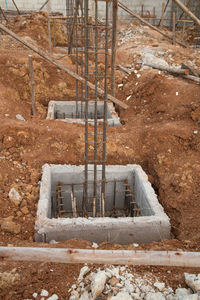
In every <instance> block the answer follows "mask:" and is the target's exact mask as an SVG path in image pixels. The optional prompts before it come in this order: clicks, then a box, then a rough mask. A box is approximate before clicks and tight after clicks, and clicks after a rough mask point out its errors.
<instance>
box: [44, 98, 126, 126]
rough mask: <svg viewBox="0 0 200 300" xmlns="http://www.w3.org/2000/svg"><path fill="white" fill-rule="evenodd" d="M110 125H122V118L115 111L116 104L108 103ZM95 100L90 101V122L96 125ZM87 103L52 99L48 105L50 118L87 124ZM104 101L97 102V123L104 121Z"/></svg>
mask: <svg viewBox="0 0 200 300" xmlns="http://www.w3.org/2000/svg"><path fill="white" fill-rule="evenodd" d="M106 105H107V124H108V126H120V125H121V123H120V118H119V117H118V115H117V113H116V112H115V108H114V105H113V104H112V103H107V104H106ZM94 111H95V102H94V101H89V103H88V123H89V124H91V125H94ZM84 112H85V103H84V102H82V101H50V102H49V106H48V113H47V119H48V120H62V121H65V122H67V123H78V124H85V113H84ZM103 116H104V102H103V101H98V102H97V123H98V124H99V123H102V122H103Z"/></svg>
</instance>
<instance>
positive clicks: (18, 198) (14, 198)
mask: <svg viewBox="0 0 200 300" xmlns="http://www.w3.org/2000/svg"><path fill="white" fill-rule="evenodd" d="M8 196H9V198H10V200H11V201H12V202H14V203H15V205H16V206H19V205H20V203H21V201H22V198H21V196H20V194H19V193H18V191H17V190H16V189H15V188H14V187H13V188H11V189H10V191H9V194H8Z"/></svg>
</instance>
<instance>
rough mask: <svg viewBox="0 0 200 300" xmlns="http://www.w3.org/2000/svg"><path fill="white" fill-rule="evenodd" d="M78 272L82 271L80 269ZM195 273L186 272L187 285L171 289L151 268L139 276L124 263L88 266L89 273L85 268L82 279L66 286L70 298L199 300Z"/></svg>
mask: <svg viewBox="0 0 200 300" xmlns="http://www.w3.org/2000/svg"><path fill="white" fill-rule="evenodd" d="M83 268H85V267H83ZM80 272H81V273H82V269H81V271H80ZM198 276H200V274H199V275H194V274H187V273H186V274H185V280H186V284H187V285H188V287H189V288H187V289H186V288H180V287H179V288H177V289H176V290H175V291H174V290H173V289H172V288H171V287H170V286H166V285H165V283H164V282H159V280H158V279H157V278H156V276H155V275H154V274H152V273H150V272H148V273H146V274H145V275H144V276H143V277H141V276H140V275H139V274H137V273H133V272H132V271H131V270H129V268H128V267H127V266H121V267H120V266H118V267H114V266H108V267H104V269H103V270H102V269H97V270H95V271H93V270H90V273H89V274H88V272H87V275H86V276H85V277H84V278H83V279H82V281H80V280H79V281H78V283H77V284H73V285H72V287H71V288H70V290H69V292H70V293H71V296H70V298H69V299H70V300H78V299H89V300H95V299H97V298H98V299H107V300H122V299H123V300H125V299H126V300H134V299H138V300H139V299H141V300H142V299H144V300H186V299H188V300H189V299H197V300H198V291H199V290H200V287H199V282H198V279H197V278H198ZM199 278H200V277H199ZM94 287H95V288H94ZM79 297H80V298H79Z"/></svg>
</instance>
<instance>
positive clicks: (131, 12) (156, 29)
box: [118, 1, 187, 48]
mask: <svg viewBox="0 0 200 300" xmlns="http://www.w3.org/2000/svg"><path fill="white" fill-rule="evenodd" d="M118 6H119V7H121V8H122V9H123V10H125V11H126V12H127V13H129V14H130V15H131V16H133V17H135V18H136V19H138V20H139V21H140V22H142V23H143V24H145V25H147V26H148V27H150V28H151V29H153V30H155V31H157V32H159V33H160V34H161V35H163V36H164V37H166V38H167V39H170V40H172V39H173V37H171V36H169V35H168V34H166V33H164V32H162V31H161V30H160V29H158V28H157V27H155V26H153V25H151V24H150V23H149V22H147V21H146V20H144V19H143V18H141V17H140V16H139V15H137V14H135V13H134V12H133V11H132V10H130V9H129V8H128V7H127V6H125V5H124V4H122V3H121V2H119V1H118ZM176 42H177V43H178V44H179V45H181V46H183V47H185V48H187V46H186V44H184V43H183V42H181V41H178V40H177V41H176Z"/></svg>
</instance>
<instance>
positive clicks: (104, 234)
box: [35, 164, 171, 244]
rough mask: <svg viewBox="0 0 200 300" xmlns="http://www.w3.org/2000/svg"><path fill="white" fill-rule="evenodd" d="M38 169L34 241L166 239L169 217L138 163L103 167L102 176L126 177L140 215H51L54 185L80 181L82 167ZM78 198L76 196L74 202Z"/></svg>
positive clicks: (168, 232)
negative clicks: (95, 216)
mask: <svg viewBox="0 0 200 300" xmlns="http://www.w3.org/2000/svg"><path fill="white" fill-rule="evenodd" d="M90 168H91V170H92V166H89V169H90ZM42 172H43V174H42V180H41V186H40V199H39V203H38V210H37V217H36V222H35V229H36V232H37V233H36V235H35V240H36V242H41V241H46V242H49V241H51V240H56V241H63V240H69V239H73V238H81V239H85V240H89V241H93V242H96V243H101V242H103V241H107V242H109V243H119V244H130V243H133V242H137V243H150V242H152V241H160V240H161V239H164V238H167V239H169V238H170V229H171V228H170V221H169V218H168V216H167V215H166V214H165V212H164V210H163V208H162V206H161V205H160V204H159V202H158V199H157V196H156V194H155V192H154V190H153V188H152V186H151V184H150V182H149V181H148V177H147V175H146V174H145V173H144V171H143V170H142V168H141V167H140V166H139V165H126V166H116V165H115V166H107V167H106V179H107V180H108V181H111V180H114V179H124V178H126V179H127V180H128V183H129V184H130V187H131V189H132V191H133V194H134V196H135V201H136V203H137V204H138V206H139V208H140V209H141V211H142V216H140V217H119V218H110V217H104V218H92V217H89V218H82V217H78V218H53V217H52V193H53V192H54V191H55V189H56V184H57V183H58V182H63V183H66V184H68V183H70V184H71V183H79V182H80V183H83V181H84V166H74V165H73V166H72V165H48V164H45V165H44V166H43V171H42ZM77 193H78V192H77ZM117 194H118V198H117V199H116V201H117V203H119V205H120V201H122V202H123V201H124V199H123V197H122V196H121V194H120V192H118V193H117ZM78 198H79V196H78V197H77V201H78ZM111 199H112V197H111ZM110 201H112V200H109V197H108V200H107V202H108V203H107V204H106V205H107V209H108V210H109V209H110V208H109V205H110V204H109V202H110ZM69 202H70V201H69ZM117 205H118V204H117Z"/></svg>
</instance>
